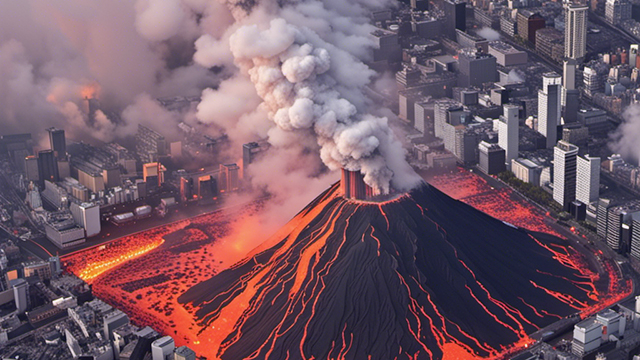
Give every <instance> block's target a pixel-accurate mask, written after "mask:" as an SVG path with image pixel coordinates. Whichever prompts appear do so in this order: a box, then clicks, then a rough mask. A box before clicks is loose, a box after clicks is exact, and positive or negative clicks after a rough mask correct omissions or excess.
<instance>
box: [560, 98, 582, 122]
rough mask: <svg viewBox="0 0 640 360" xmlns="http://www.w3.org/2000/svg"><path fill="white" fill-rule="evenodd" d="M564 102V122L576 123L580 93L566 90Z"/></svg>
mask: <svg viewBox="0 0 640 360" xmlns="http://www.w3.org/2000/svg"><path fill="white" fill-rule="evenodd" d="M565 96H566V101H565V106H564V122H565V123H575V122H578V111H580V91H579V90H566V94H565Z"/></svg>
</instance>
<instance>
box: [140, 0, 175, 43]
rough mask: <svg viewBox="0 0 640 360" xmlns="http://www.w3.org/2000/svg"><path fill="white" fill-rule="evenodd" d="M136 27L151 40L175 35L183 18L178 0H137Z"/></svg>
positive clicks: (159, 39)
mask: <svg viewBox="0 0 640 360" xmlns="http://www.w3.org/2000/svg"><path fill="white" fill-rule="evenodd" d="M136 10H137V16H136V29H137V30H138V32H139V33H140V34H141V35H142V36H144V37H145V38H147V39H149V40H152V41H162V40H167V39H169V38H170V37H172V36H174V35H176V34H177V33H178V31H179V30H180V26H182V23H183V21H184V19H185V12H184V10H183V8H182V5H181V4H180V0H138V2H137V3H136Z"/></svg>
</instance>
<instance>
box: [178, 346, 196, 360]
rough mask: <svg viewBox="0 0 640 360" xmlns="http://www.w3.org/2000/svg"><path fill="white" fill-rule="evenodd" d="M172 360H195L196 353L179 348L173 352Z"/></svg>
mask: <svg viewBox="0 0 640 360" xmlns="http://www.w3.org/2000/svg"><path fill="white" fill-rule="evenodd" d="M173 360H196V353H195V352H194V351H193V350H191V349H189V348H188V347H186V346H180V347H178V348H176V350H175V351H174V352H173Z"/></svg>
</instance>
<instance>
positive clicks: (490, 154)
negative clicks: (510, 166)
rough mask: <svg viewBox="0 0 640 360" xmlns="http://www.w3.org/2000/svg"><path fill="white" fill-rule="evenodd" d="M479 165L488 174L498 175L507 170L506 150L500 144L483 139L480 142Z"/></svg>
mask: <svg viewBox="0 0 640 360" xmlns="http://www.w3.org/2000/svg"><path fill="white" fill-rule="evenodd" d="M478 155H479V161H478V167H480V169H481V170H482V171H484V172H485V173H486V174H489V175H497V174H499V173H501V172H503V171H505V170H507V168H506V165H505V161H506V160H505V159H506V152H505V150H504V149H503V148H501V147H500V146H498V144H490V143H488V142H486V141H481V142H480V144H478Z"/></svg>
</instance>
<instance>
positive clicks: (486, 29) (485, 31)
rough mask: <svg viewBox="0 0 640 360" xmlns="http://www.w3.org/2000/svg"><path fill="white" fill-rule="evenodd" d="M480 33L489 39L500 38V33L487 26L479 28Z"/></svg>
mask: <svg viewBox="0 0 640 360" xmlns="http://www.w3.org/2000/svg"><path fill="white" fill-rule="evenodd" d="M478 35H480V36H482V37H483V38H485V39H487V40H489V41H496V40H500V33H499V32H497V31H495V30H493V29H492V28H489V27H486V26H485V27H483V28H482V29H480V30H478Z"/></svg>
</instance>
